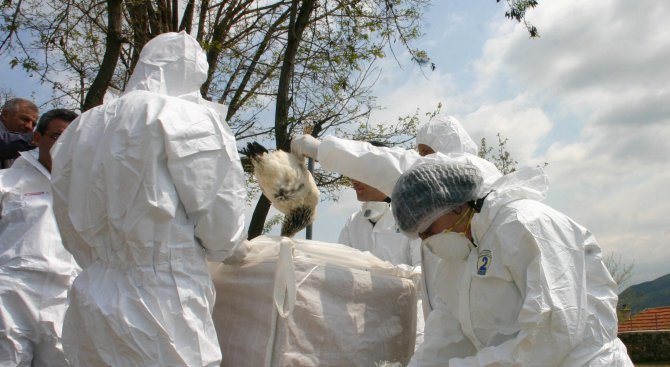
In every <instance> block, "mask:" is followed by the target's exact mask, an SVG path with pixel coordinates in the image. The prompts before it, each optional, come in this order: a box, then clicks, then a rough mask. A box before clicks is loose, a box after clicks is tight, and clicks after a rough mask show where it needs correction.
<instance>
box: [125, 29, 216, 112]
mask: <svg viewBox="0 0 670 367" xmlns="http://www.w3.org/2000/svg"><path fill="white" fill-rule="evenodd" d="M208 69H209V65H208V64H207V57H206V55H205V52H204V51H203V50H202V48H201V47H200V44H198V41H197V40H196V39H195V38H193V37H192V36H190V35H189V34H188V33H186V32H183V31H182V32H179V33H163V34H161V35H158V36H156V37H155V38H153V39H152V40H151V41H149V42H147V44H146V45H145V46H144V48H143V49H142V52H141V53H140V59H139V61H138V62H137V65H136V66H135V70H134V71H133V74H132V76H131V77H130V80H129V81H128V85H127V87H126V93H127V92H130V91H135V90H144V91H150V92H154V93H158V94H163V95H168V96H172V97H181V98H185V99H189V100H192V101H196V100H198V99H200V97H201V96H200V86H201V85H202V83H204V82H205V80H206V79H207V70H208Z"/></svg>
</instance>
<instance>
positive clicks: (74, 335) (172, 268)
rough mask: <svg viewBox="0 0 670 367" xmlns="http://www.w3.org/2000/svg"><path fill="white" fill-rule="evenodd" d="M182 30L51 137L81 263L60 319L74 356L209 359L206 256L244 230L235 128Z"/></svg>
mask: <svg viewBox="0 0 670 367" xmlns="http://www.w3.org/2000/svg"><path fill="white" fill-rule="evenodd" d="M207 68H208V66H207V62H206V58H205V53H204V52H203V50H202V49H201V48H200V46H199V45H198V42H197V41H196V40H195V39H194V38H192V37H191V36H189V35H188V34H186V33H184V32H181V33H178V34H177V33H166V34H161V35H159V36H157V37H156V38H154V39H152V40H151V41H149V42H148V43H147V44H146V46H145V47H144V49H143V50H142V53H141V55H140V59H139V62H138V64H137V66H136V67H135V70H134V72H133V75H132V77H131V78H130V81H129V82H128V86H127V88H126V91H125V92H124V94H123V95H122V96H121V97H119V98H118V99H115V100H113V101H110V102H108V103H106V104H104V105H102V106H99V107H96V108H94V109H92V110H90V111H87V112H85V113H84V114H82V115H81V117H80V118H79V119H77V120H75V121H74V122H73V123H72V124H71V125H70V126H69V128H68V129H67V130H66V131H65V133H64V134H63V135H62V136H61V137H60V139H59V140H58V142H57V144H56V146H55V147H54V150H53V155H54V168H53V185H54V207H55V214H56V218H57V220H58V224H59V225H60V227H61V232H62V235H63V239H64V244H65V245H66V247H67V248H68V249H69V250H70V251H71V252H72V253H73V255H74V256H75V258H76V259H77V262H78V263H79V264H80V265H81V267H82V268H83V271H82V273H81V274H80V275H79V276H78V277H77V278H76V279H75V281H74V284H73V286H72V290H71V293H70V297H71V298H70V308H69V309H68V312H67V314H66V318H65V325H64V330H63V337H64V341H63V344H64V348H65V352H66V355H67V357H68V358H69V359H70V360H71V362H72V363H73V365H74V366H108V365H109V366H124V367H132V366H144V367H148V366H156V367H158V366H160V367H166V366H218V365H219V363H220V360H221V353H220V350H219V343H218V341H217V336H216V332H215V330H214V325H213V323H212V318H211V312H212V307H213V302H214V289H213V285H212V280H211V278H210V275H209V272H208V268H207V263H206V258H207V259H209V260H211V261H221V260H223V259H225V258H227V257H228V256H230V255H231V254H232V253H233V251H234V249H235V248H236V246H238V245H239V244H240V243H242V242H243V240H244V238H245V233H244V205H245V203H244V198H245V195H246V190H245V182H244V176H243V171H242V166H241V163H240V160H239V156H238V154H237V151H236V146H235V140H234V137H233V135H232V133H231V132H230V130H229V128H228V127H227V126H226V124H225V122H223V121H222V120H221V118H220V115H219V114H218V113H217V112H216V111H214V110H212V109H210V108H208V107H206V104H204V103H203V102H204V101H203V100H202V98H201V96H200V92H199V87H200V85H201V84H202V83H203V82H204V80H205V78H206V74H207Z"/></svg>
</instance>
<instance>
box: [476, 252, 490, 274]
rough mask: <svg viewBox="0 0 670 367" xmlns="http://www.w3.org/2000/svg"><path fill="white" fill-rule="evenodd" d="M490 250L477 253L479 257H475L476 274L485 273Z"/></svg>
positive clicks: (487, 267) (488, 265)
mask: <svg viewBox="0 0 670 367" xmlns="http://www.w3.org/2000/svg"><path fill="white" fill-rule="evenodd" d="M491 261H493V259H492V258H491V250H482V252H480V253H479V258H478V259H477V275H486V272H487V271H488V270H489V267H490V266H491Z"/></svg>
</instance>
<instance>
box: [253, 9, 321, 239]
mask: <svg viewBox="0 0 670 367" xmlns="http://www.w3.org/2000/svg"><path fill="white" fill-rule="evenodd" d="M300 3H302V5H301V6H300V7H299V8H298V5H299V4H300ZM315 4H316V0H304V1H300V0H293V1H292V3H291V13H290V20H289V29H288V40H287V43H286V50H285V51H284V61H283V64H282V67H281V73H280V75H279V85H278V87H277V104H276V107H275V141H276V142H277V149H282V150H285V151H287V152H288V151H289V150H290V149H289V147H290V144H291V139H290V136H289V134H288V109H289V104H290V96H289V91H290V89H291V79H292V77H293V70H294V68H295V65H294V62H295V55H296V54H297V53H298V46H300V41H301V40H302V34H303V32H304V30H305V27H306V26H307V24H309V16H310V14H311V13H312V10H314V6H315ZM263 200H266V201H267V200H268V199H267V198H266V197H265V196H261V198H260V199H259V200H258V203H257V204H256V209H255V210H254V214H253V216H252V217H251V223H250V224H249V232H248V234H249V238H254V237H257V236H259V235H260V234H261V233H262V232H263V224H264V223H265V218H267V215H268V211H269V210H270V205H267V206H265V205H261V204H262V201H263ZM259 228H260V230H259ZM252 230H253V231H252Z"/></svg>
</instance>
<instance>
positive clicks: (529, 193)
mask: <svg viewBox="0 0 670 367" xmlns="http://www.w3.org/2000/svg"><path fill="white" fill-rule="evenodd" d="M548 189H549V179H548V178H547V174H546V173H545V172H544V170H543V169H542V168H540V167H534V168H530V167H523V168H521V169H519V170H517V171H514V172H512V173H509V174H507V175H504V176H502V177H500V178H499V179H498V180H496V181H495V182H494V183H493V185H492V186H491V187H490V189H489V190H490V192H489V194H488V195H487V196H486V199H485V200H484V208H483V209H482V211H481V213H480V214H479V215H480V216H481V215H485V216H486V217H485V218H481V217H480V218H478V220H479V221H481V223H491V222H492V221H493V218H495V216H496V215H497V214H498V210H499V209H500V208H502V207H503V205H504V204H506V203H509V202H511V201H514V200H521V199H530V200H536V201H542V200H544V199H545V198H546V196H547V190H548ZM475 217H477V216H475Z"/></svg>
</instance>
